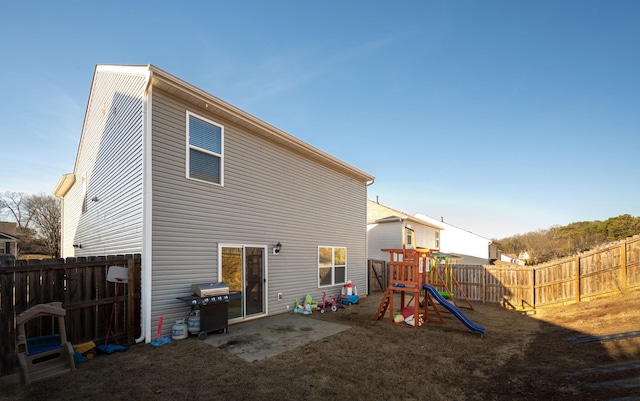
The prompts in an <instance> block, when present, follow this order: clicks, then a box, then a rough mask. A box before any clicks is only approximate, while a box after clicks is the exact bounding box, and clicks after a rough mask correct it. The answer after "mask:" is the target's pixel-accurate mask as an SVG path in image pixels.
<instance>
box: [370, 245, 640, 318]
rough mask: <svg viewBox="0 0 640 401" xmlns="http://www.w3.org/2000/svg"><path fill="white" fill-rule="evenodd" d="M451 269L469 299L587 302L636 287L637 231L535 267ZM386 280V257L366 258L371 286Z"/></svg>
mask: <svg viewBox="0 0 640 401" xmlns="http://www.w3.org/2000/svg"><path fill="white" fill-rule="evenodd" d="M453 274H454V276H455V277H456V279H457V280H458V282H459V283H460V286H461V287H462V289H463V290H464V292H465V294H466V295H467V297H468V298H469V299H470V300H472V301H481V302H488V303H499V304H502V305H504V306H507V307H510V308H523V309H526V308H535V307H537V306H548V305H561V304H567V303H574V302H580V301H587V300H589V299H591V298H594V297H599V296H604V295H609V294H615V293H621V292H624V291H627V290H637V289H640V236H634V237H633V238H628V239H627V240H625V241H619V242H616V243H613V244H608V245H605V246H602V247H600V248H598V249H594V250H592V251H589V252H585V253H582V254H579V255H576V256H574V257H571V258H566V259H560V260H555V261H551V262H548V263H545V264H541V265H538V266H534V267H519V266H518V267H516V266H514V267H502V266H479V265H453ZM386 280H388V262H386V261H380V260H377V261H374V260H370V261H369V289H370V291H377V290H381V291H384V290H385V289H386V285H388V284H384V286H383V287H382V288H381V286H382V285H383V283H388V282H387V281H386ZM456 292H458V293H456ZM454 296H458V297H460V296H461V294H460V293H459V291H458V290H457V289H454Z"/></svg>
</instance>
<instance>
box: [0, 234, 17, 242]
mask: <svg viewBox="0 0 640 401" xmlns="http://www.w3.org/2000/svg"><path fill="white" fill-rule="evenodd" d="M0 239H1V240H4V241H5V242H6V241H10V242H14V241H17V240H18V238H16V237H14V236H13V235H9V234H5V233H0Z"/></svg>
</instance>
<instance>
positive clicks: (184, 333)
mask: <svg viewBox="0 0 640 401" xmlns="http://www.w3.org/2000/svg"><path fill="white" fill-rule="evenodd" d="M187 337H189V331H188V330H187V325H186V324H185V323H184V319H178V320H176V324H174V325H173V326H172V327H171V338H173V339H174V340H182V339H183V338H187Z"/></svg>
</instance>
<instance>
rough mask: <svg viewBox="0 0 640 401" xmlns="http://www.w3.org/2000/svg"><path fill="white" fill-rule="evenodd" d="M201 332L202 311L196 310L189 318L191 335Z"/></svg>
mask: <svg viewBox="0 0 640 401" xmlns="http://www.w3.org/2000/svg"><path fill="white" fill-rule="evenodd" d="M199 332H200V310H198V309H196V310H194V311H193V312H192V314H191V315H190V316H189V333H191V334H196V335H197V334H198V333H199Z"/></svg>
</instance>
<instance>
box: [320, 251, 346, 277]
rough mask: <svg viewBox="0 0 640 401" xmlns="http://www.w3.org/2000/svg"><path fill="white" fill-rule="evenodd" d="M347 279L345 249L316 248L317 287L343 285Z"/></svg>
mask: <svg viewBox="0 0 640 401" xmlns="http://www.w3.org/2000/svg"><path fill="white" fill-rule="evenodd" d="M346 279H347V248H339V247H322V246H321V247H318V286H319V287H326V286H330V285H335V284H344V283H346Z"/></svg>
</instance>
